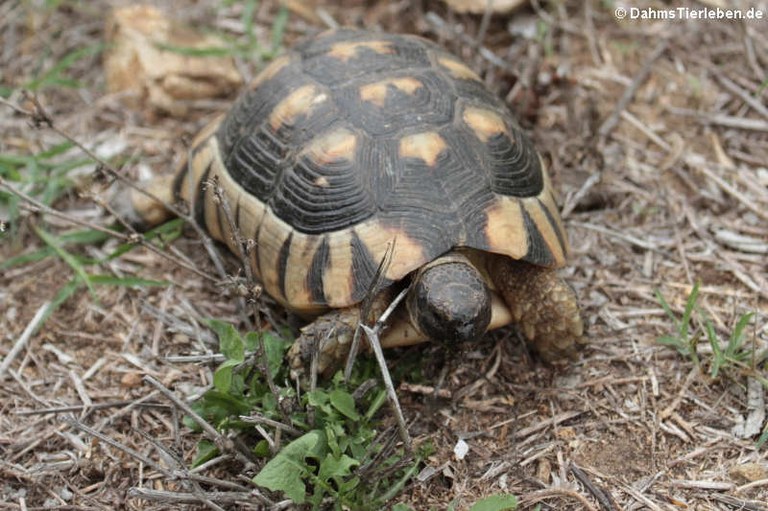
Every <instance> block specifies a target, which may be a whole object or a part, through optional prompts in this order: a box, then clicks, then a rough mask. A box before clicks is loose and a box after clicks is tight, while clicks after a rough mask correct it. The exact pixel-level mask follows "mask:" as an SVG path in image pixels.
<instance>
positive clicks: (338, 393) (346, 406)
mask: <svg viewBox="0 0 768 511" xmlns="http://www.w3.org/2000/svg"><path fill="white" fill-rule="evenodd" d="M330 398H331V404H332V405H333V407H334V408H336V409H337V410H338V411H339V412H341V413H342V415H345V416H346V417H348V418H350V419H352V420H355V421H356V420H359V419H360V415H358V413H357V410H355V400H354V398H353V397H352V395H351V394H350V393H349V392H345V391H343V390H341V389H334V390H332V391H331V394H330Z"/></svg>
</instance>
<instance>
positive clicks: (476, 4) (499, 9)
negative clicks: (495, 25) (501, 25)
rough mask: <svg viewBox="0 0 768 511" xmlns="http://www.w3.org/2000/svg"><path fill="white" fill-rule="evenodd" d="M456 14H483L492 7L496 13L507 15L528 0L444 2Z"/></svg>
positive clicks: (447, 0) (452, 0)
mask: <svg viewBox="0 0 768 511" xmlns="http://www.w3.org/2000/svg"><path fill="white" fill-rule="evenodd" d="M443 2H445V3H446V4H448V7H450V8H451V9H453V10H454V11H456V12H461V13H470V14H483V13H484V12H485V10H486V9H488V8H489V7H490V9H491V11H492V12H494V13H505V12H509V11H511V10H512V9H515V8H517V7H520V6H521V5H523V4H525V3H526V0H443Z"/></svg>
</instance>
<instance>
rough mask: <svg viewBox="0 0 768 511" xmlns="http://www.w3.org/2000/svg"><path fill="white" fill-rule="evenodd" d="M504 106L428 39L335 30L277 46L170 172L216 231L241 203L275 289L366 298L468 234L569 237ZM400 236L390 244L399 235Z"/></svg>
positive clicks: (549, 254)
mask: <svg viewBox="0 0 768 511" xmlns="http://www.w3.org/2000/svg"><path fill="white" fill-rule="evenodd" d="M543 167H544V165H543V162H542V160H541V158H540V157H539V155H538V153H537V152H536V150H535V149H534V147H533V145H532V144H531V142H530V141H529V139H528V138H527V137H526V136H525V135H524V134H523V132H522V131H521V129H520V128H519V126H518V125H517V123H516V122H515V120H514V118H513V116H512V115H511V113H510V111H509V109H508V108H507V107H506V105H505V104H504V103H503V102H502V101H500V100H499V99H498V98H497V97H496V96H494V95H493V94H492V93H491V92H489V91H488V90H487V89H486V88H485V86H484V85H483V83H482V81H481V80H480V78H479V77H478V76H477V75H476V74H475V73H474V72H473V71H472V70H470V69H469V68H468V67H466V66H465V65H464V64H463V63H462V62H461V61H460V60H458V59H457V58H456V57H454V56H452V55H451V54H449V53H447V52H445V51H444V50H442V49H441V48H440V47H439V46H437V45H435V44H433V43H431V42H429V41H426V40H424V39H421V38H418V37H413V36H406V35H388V34H378V33H371V32H366V31H356V30H338V31H332V32H326V33H323V34H321V35H319V36H318V37H316V38H314V39H311V40H309V41H307V42H304V43H303V44H300V45H299V46H297V47H296V48H295V49H294V50H293V51H291V52H290V53H288V54H286V55H284V56H282V57H279V58H277V59H275V60H274V61H273V62H272V63H271V64H270V65H269V66H267V67H266V68H265V69H264V70H263V71H262V72H261V73H260V74H259V75H258V76H257V77H256V79H255V80H254V81H253V83H252V84H251V85H250V87H249V89H248V90H247V91H246V92H245V94H244V95H243V96H242V97H241V98H240V99H239V100H238V101H237V103H236V104H235V105H234V106H233V108H232V109H231V110H230V111H229V113H228V114H226V116H224V117H223V118H219V119H217V120H216V121H215V122H213V123H212V124H211V125H210V126H208V128H206V129H205V130H204V131H203V132H202V133H201V134H200V135H199V136H198V137H197V139H196V140H195V141H194V143H193V147H192V149H191V153H190V161H189V164H188V165H187V169H188V171H187V172H183V173H181V174H180V177H179V178H177V180H176V183H175V191H176V193H177V195H181V196H182V197H184V198H186V199H187V200H188V201H189V202H190V203H191V204H192V208H193V210H194V213H195V214H196V215H197V217H198V219H199V220H200V221H201V223H204V224H205V226H206V227H207V228H208V230H209V232H210V233H211V234H212V235H213V237H214V238H217V239H219V240H222V241H224V242H225V243H227V244H229V245H230V247H231V248H233V249H234V248H235V247H234V243H235V241H234V236H233V235H232V233H231V232H230V228H229V227H228V225H229V224H228V222H227V221H226V218H225V217H224V213H223V212H222V209H221V206H220V205H219V203H218V202H217V201H216V200H214V197H213V192H212V190H211V187H210V186H209V187H206V186H201V183H205V182H209V181H210V180H211V179H212V178H213V177H214V176H216V179H217V180H218V182H219V183H220V186H221V189H222V190H223V191H224V194H225V197H226V199H225V200H227V201H228V203H229V204H230V206H231V210H232V212H233V216H234V222H235V224H236V225H237V227H238V229H239V231H240V234H241V236H242V237H243V238H244V239H248V240H253V242H254V244H253V245H252V246H250V247H249V252H248V254H249V258H250V263H251V266H252V268H253V270H254V272H255V274H256V275H257V276H258V277H259V278H260V280H261V281H262V283H263V285H264V287H265V289H266V291H267V292H268V293H269V294H270V295H271V296H273V297H274V298H275V299H276V300H278V301H279V302H281V303H282V304H283V305H285V306H287V307H289V308H291V309H294V310H296V311H299V312H307V313H310V312H317V311H319V310H322V309H326V308H336V307H345V306H350V305H353V304H355V303H357V302H360V301H361V300H362V299H363V298H364V297H365V295H366V293H367V292H368V290H369V286H370V285H371V283H372V282H373V280H374V278H375V275H376V272H377V269H378V267H379V264H380V262H381V261H382V259H383V258H384V257H385V255H386V254H387V252H388V250H392V252H391V263H390V264H389V265H388V267H387V268H386V273H385V275H384V277H385V278H384V281H383V284H384V285H387V284H388V283H391V282H394V281H398V280H400V279H402V278H403V277H405V276H406V275H408V274H409V273H411V272H413V271H414V270H416V269H418V268H419V267H421V266H423V265H424V264H425V263H428V262H429V261H432V260H433V259H435V258H436V257H438V256H440V255H442V254H444V253H446V252H448V251H450V250H452V249H454V248H459V247H466V248H467V249H475V251H479V252H492V253H497V254H503V255H506V256H509V257H511V258H514V259H520V260H524V261H528V262H530V263H533V264H536V265H542V266H550V267H557V266H561V265H563V264H564V262H565V257H566V251H567V241H566V236H565V233H564V231H563V227H562V224H561V220H560V217H559V214H558V210H557V207H556V204H555V200H554V197H553V193H552V187H551V185H550V182H549V179H548V177H547V175H546V172H545V169H544V168H543ZM393 243H394V244H393Z"/></svg>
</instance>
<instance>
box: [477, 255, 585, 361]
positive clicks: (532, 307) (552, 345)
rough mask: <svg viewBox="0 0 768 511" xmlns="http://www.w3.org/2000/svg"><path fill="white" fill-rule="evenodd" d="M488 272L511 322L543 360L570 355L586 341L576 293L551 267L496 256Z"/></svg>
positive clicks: (573, 354) (572, 355)
mask: <svg viewBox="0 0 768 511" xmlns="http://www.w3.org/2000/svg"><path fill="white" fill-rule="evenodd" d="M489 273H490V274H491V276H492V278H493V281H494V284H495V285H496V288H497V289H498V290H499V293H500V294H501V296H502V297H503V298H504V301H505V302H506V303H507V306H508V307H509V310H510V312H511V313H512V318H513V321H514V322H515V323H517V324H518V325H519V326H520V329H521V330H522V333H523V335H524V336H525V338H526V339H527V340H528V344H529V346H530V347H531V348H532V349H533V350H534V351H536V352H537V353H538V354H539V355H541V357H542V358H543V359H544V360H546V361H548V362H552V361H555V360H558V359H563V358H573V357H574V356H575V354H576V352H577V351H578V349H579V348H580V346H581V345H583V344H585V343H586V339H585V338H584V324H583V323H582V320H581V314H580V313H579V305H578V301H577V299H576V293H575V292H574V291H573V288H572V287H571V286H569V285H568V284H567V283H566V282H565V281H564V280H563V279H562V278H560V276H559V275H558V274H557V272H556V271H555V270H554V269H551V268H543V267H540V266H535V265H532V264H529V263H526V262H523V261H515V260H513V259H510V258H508V257H502V256H499V257H496V258H494V260H493V261H492V262H491V264H490V268H489Z"/></svg>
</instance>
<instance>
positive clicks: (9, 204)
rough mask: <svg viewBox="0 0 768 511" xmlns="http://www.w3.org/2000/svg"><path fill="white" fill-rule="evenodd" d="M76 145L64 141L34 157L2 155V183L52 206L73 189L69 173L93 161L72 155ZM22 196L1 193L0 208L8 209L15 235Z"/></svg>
mask: <svg viewBox="0 0 768 511" xmlns="http://www.w3.org/2000/svg"><path fill="white" fill-rule="evenodd" d="M73 146H74V144H72V143H71V142H62V143H60V144H57V145H54V146H53V147H51V148H49V149H45V150H42V151H39V152H37V153H35V154H30V155H15V154H0V180H7V181H8V182H9V183H12V184H14V186H16V188H18V189H20V190H23V191H24V193H26V194H27V195H29V196H31V197H33V198H34V199H36V200H38V201H39V202H41V203H43V204H45V205H46V206H50V205H51V204H53V202H54V201H55V200H56V199H58V198H60V197H61V196H63V195H64V194H65V193H67V191H68V190H69V189H71V188H72V185H73V182H72V180H71V179H70V177H69V173H70V172H71V171H72V170H73V169H77V168H80V167H82V166H83V165H86V164H88V163H90V162H91V160H90V159H89V158H86V157H84V156H82V154H81V153H79V152H78V153H75V154H74V155H73V154H72V151H71V149H72V148H73ZM21 202H22V199H20V198H19V197H18V196H16V195H14V194H12V193H10V192H7V191H3V190H0V208H5V209H7V210H8V219H7V221H8V224H9V226H10V227H9V230H10V232H11V234H13V233H14V232H15V223H16V219H17V218H18V216H19V205H20V203H21Z"/></svg>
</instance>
